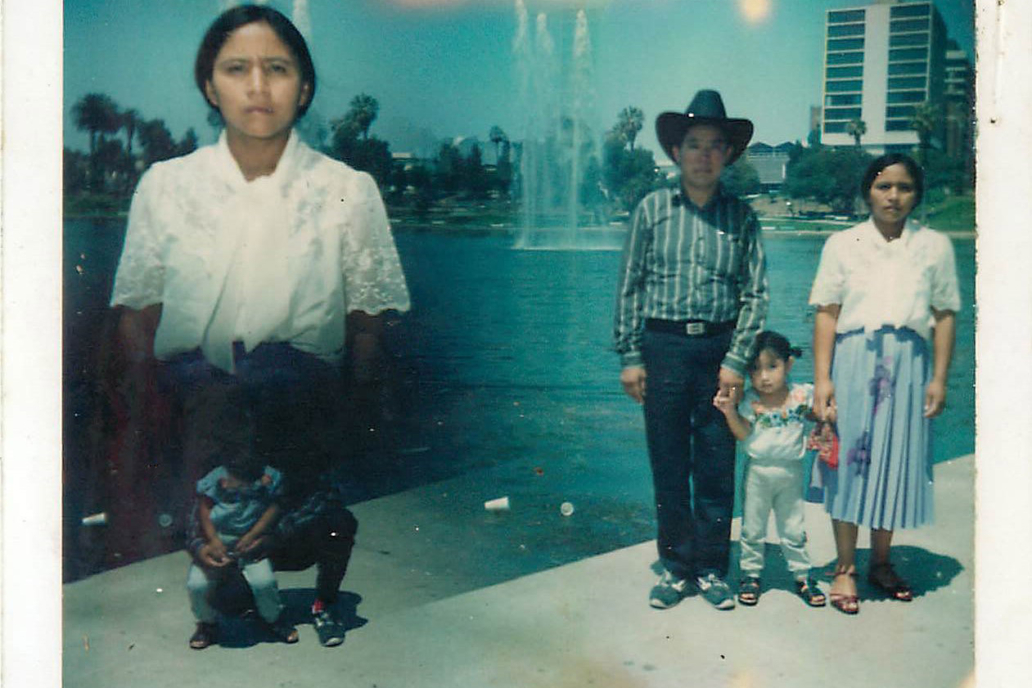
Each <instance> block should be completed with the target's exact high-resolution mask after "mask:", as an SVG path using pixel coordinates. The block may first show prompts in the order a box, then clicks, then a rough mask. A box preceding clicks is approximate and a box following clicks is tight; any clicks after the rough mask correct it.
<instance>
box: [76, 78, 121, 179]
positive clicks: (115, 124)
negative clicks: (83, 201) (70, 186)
mask: <svg viewBox="0 0 1032 688" xmlns="http://www.w3.org/2000/svg"><path fill="white" fill-rule="evenodd" d="M72 114H73V115H74V116H75V126H76V127H77V128H78V129H80V130H81V131H87V132H89V134H90V167H89V169H90V175H89V177H90V184H91V185H94V184H96V183H97V181H98V180H100V179H102V178H103V174H102V173H101V170H100V159H99V157H98V155H97V150H98V149H99V148H100V146H101V144H102V143H104V134H113V133H115V132H116V131H118V130H119V129H120V128H121V126H122V122H121V119H120V117H119V114H118V106H117V105H116V104H115V101H114V100H112V99H111V97H110V96H107V95H105V94H103V93H87V94H86V95H84V96H83V97H82V98H81V99H80V100H79V101H78V102H77V103H75V105H73V106H72Z"/></svg>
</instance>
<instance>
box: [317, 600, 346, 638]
mask: <svg viewBox="0 0 1032 688" xmlns="http://www.w3.org/2000/svg"><path fill="white" fill-rule="evenodd" d="M312 623H313V625H314V626H315V632H316V634H317V635H318V636H319V643H320V644H321V645H322V646H323V647H336V646H337V645H340V644H341V643H343V642H344V624H342V623H341V622H340V621H338V620H337V619H336V617H334V616H333V614H332V613H330V610H329V609H321V610H319V611H318V612H313V614H312Z"/></svg>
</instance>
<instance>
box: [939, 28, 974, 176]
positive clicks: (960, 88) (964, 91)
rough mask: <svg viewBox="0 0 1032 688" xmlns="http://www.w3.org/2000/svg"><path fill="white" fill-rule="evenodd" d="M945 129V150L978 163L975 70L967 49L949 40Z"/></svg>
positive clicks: (944, 113) (969, 162)
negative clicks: (974, 137)
mask: <svg viewBox="0 0 1032 688" xmlns="http://www.w3.org/2000/svg"><path fill="white" fill-rule="evenodd" d="M943 101H944V107H945V111H944V112H943V115H944V117H945V131H944V140H943V150H945V151H946V154H947V155H948V156H950V157H951V158H955V159H963V160H964V162H965V165H966V166H967V167H971V166H972V165H973V163H974V160H973V156H974V146H973V143H974V142H973V140H972V136H973V133H974V107H975V70H974V69H972V67H971V60H969V59H968V56H967V53H965V52H964V51H963V50H960V48H959V47H958V46H957V43H956V42H955V41H952V40H951V41H949V43H948V44H947V46H946V83H945V91H944V93H943Z"/></svg>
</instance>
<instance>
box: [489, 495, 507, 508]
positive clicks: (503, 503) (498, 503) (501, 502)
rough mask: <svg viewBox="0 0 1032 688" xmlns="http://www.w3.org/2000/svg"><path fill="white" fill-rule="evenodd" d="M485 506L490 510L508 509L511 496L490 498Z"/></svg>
mask: <svg viewBox="0 0 1032 688" xmlns="http://www.w3.org/2000/svg"><path fill="white" fill-rule="evenodd" d="M484 508H485V509H487V510H488V511H508V510H509V498H508V497H498V498H497V499H489V500H487V501H486V502H484Z"/></svg>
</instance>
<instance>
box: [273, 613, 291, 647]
mask: <svg viewBox="0 0 1032 688" xmlns="http://www.w3.org/2000/svg"><path fill="white" fill-rule="evenodd" d="M265 625H266V627H267V628H268V629H269V631H270V632H271V633H272V634H273V635H274V636H276V639H277V640H279V641H280V642H284V643H287V644H288V645H293V644H294V643H296V642H297V641H298V635H297V629H296V628H294V624H292V623H290V622H289V621H287V615H286V614H280V615H279V618H278V619H276V620H275V621H273V622H272V623H269V622H268V621H266V622H265Z"/></svg>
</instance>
